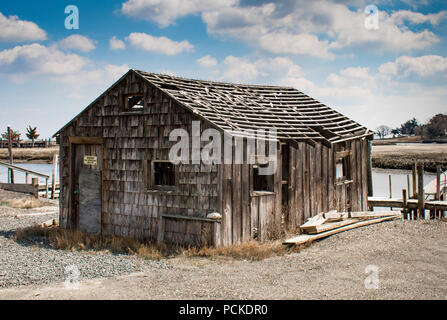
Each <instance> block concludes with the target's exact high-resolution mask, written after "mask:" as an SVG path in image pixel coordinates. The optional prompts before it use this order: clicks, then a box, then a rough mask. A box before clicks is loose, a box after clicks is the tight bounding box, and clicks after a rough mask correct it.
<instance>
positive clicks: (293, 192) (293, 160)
mask: <svg viewBox="0 0 447 320" xmlns="http://www.w3.org/2000/svg"><path fill="white" fill-rule="evenodd" d="M288 151H289V170H288V171H289V178H288V187H289V188H288V190H287V192H288V200H289V201H288V204H287V205H288V207H287V208H285V210H287V227H288V229H289V230H291V229H294V228H295V226H297V225H298V223H297V221H298V215H299V211H298V208H297V197H298V194H297V193H298V184H299V181H298V180H297V179H296V178H295V177H296V176H297V172H296V171H297V152H296V151H297V149H296V147H295V146H292V145H290V146H289V149H288ZM283 179H284V178H283Z"/></svg>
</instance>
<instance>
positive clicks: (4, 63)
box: [0, 43, 88, 75]
mask: <svg viewBox="0 0 447 320" xmlns="http://www.w3.org/2000/svg"><path fill="white" fill-rule="evenodd" d="M87 63H88V60H87V59H86V58H84V57H81V56H78V55H76V54H67V53H64V52H62V51H60V50H58V49H57V47H56V46H51V47H45V46H42V45H40V44H37V43H33V44H29V45H24V46H16V47H14V48H12V49H7V50H3V51H0V72H1V73H7V74H16V75H17V74H47V75H64V74H69V73H75V72H78V71H80V70H81V69H82V68H83V67H84V66H85V65H86V64H87Z"/></svg>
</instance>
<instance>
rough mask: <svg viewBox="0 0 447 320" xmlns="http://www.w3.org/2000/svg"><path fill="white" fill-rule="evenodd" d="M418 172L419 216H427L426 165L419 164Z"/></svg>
mask: <svg viewBox="0 0 447 320" xmlns="http://www.w3.org/2000/svg"><path fill="white" fill-rule="evenodd" d="M417 174H418V193H417V194H418V210H419V218H420V219H421V218H422V217H424V218H425V198H424V166H422V165H418V166H417Z"/></svg>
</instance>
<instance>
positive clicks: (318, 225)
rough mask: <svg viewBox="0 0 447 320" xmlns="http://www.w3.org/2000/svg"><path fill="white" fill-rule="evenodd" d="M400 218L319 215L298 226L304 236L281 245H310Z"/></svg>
mask: <svg viewBox="0 0 447 320" xmlns="http://www.w3.org/2000/svg"><path fill="white" fill-rule="evenodd" d="M401 217H402V213H401V212H399V211H386V212H373V211H366V212H337V211H330V212H326V213H320V214H318V215H316V216H315V217H312V218H310V219H309V220H308V221H307V222H306V223H305V224H303V225H301V226H300V230H301V232H302V233H304V234H301V235H299V236H297V237H294V238H291V239H287V240H285V241H284V242H283V244H287V245H289V244H294V245H299V244H304V243H310V242H312V241H314V240H318V239H321V238H325V237H328V236H330V235H333V234H336V233H339V232H343V231H347V230H351V229H354V228H358V227H362V226H367V225H370V224H374V223H379V222H382V221H387V220H393V219H396V218H401Z"/></svg>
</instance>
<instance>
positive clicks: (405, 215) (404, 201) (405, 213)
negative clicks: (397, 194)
mask: <svg viewBox="0 0 447 320" xmlns="http://www.w3.org/2000/svg"><path fill="white" fill-rule="evenodd" d="M402 201H403V210H402V211H403V212H404V217H405V218H407V214H408V210H407V190H405V189H402Z"/></svg>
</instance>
